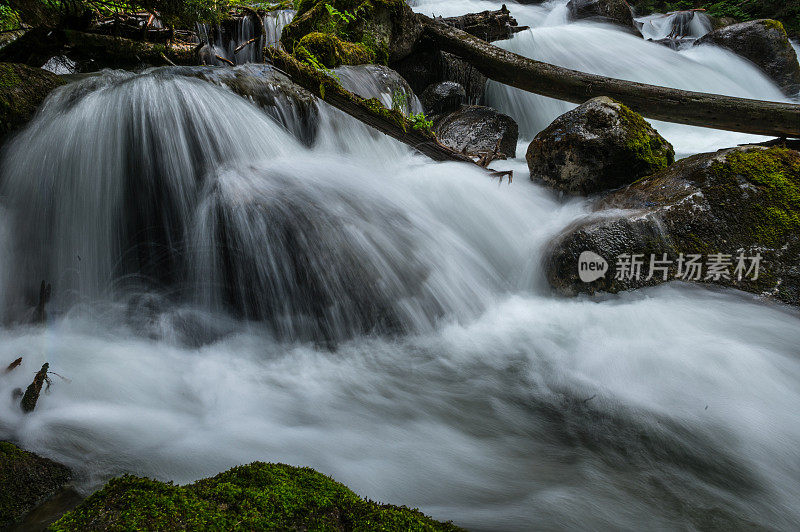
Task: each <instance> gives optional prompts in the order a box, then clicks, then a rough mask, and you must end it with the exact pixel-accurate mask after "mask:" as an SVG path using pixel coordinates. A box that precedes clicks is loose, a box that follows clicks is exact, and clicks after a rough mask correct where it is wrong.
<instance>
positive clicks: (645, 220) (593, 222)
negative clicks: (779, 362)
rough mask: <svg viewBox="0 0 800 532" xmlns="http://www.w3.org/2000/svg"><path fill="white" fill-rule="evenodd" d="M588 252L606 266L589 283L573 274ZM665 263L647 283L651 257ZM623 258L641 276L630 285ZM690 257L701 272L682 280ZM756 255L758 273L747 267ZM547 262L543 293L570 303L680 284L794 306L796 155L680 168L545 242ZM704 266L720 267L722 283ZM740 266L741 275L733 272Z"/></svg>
mask: <svg viewBox="0 0 800 532" xmlns="http://www.w3.org/2000/svg"><path fill="white" fill-rule="evenodd" d="M619 209H622V210H619ZM587 251H588V252H592V253H594V254H596V255H599V256H600V257H603V258H604V259H605V260H606V261H607V262H608V264H609V266H610V268H609V271H608V272H607V273H606V275H605V276H603V277H601V278H600V279H597V280H595V281H593V282H588V283H587V282H582V281H581V279H580V275H579V271H578V267H579V266H578V262H579V259H580V256H581V254H583V253H584V252H587ZM665 254H666V255H667V261H671V262H670V263H669V264H667V263H663V264H660V266H663V267H664V268H667V269H666V270H663V271H662V270H660V269H659V270H656V271H655V275H653V276H652V277H651V278H649V279H648V278H647V277H649V274H650V260H651V258H652V257H655V259H656V260H657V261H661V260H662V259H663V258H664V255H665ZM631 255H638V256H639V259H640V260H641V261H642V266H641V275H640V276H639V277H637V278H631V277H632V276H630V275H628V273H630V272H629V270H627V269H626V270H625V272H624V273H625V274H624V275H617V273H620V272H618V271H617V269H616V268H615V265H616V264H617V261H618V259H619V257H620V256H631ZM719 255H722V256H721V257H720V256H719ZM681 256H683V259H684V262H683V263H681V261H680V259H681ZM691 256H695V261H696V262H699V264H701V265H702V267H701V268H700V271H699V272H698V271H697V270H696V269H694V270H693V271H691V272H690V271H689V267H688V266H687V263H686V262H685V261H687V260H689V259H690V258H691ZM698 256H699V258H697V257H698ZM757 256H760V257H761V258H760V264H759V267H758V269H757V272H756V269H754V268H753V267H754V264H753V262H754V261H753V260H751V259H753V258H755V257H757ZM546 257H547V258H546V261H545V262H546V266H545V268H546V272H547V277H548V280H549V281H550V284H551V285H552V286H553V287H555V288H556V289H557V290H558V291H559V292H561V293H564V294H568V295H574V294H577V293H589V294H592V293H595V292H612V293H616V292H620V291H624V290H629V289H634V288H641V287H643V286H652V285H656V284H661V283H664V282H666V281H669V280H674V279H676V278H679V279H681V280H684V281H689V282H698V283H710V284H715V285H720V286H726V287H732V288H738V289H740V290H744V291H747V292H751V293H754V294H758V295H761V296H765V297H770V298H776V299H778V300H780V301H783V302H785V303H789V304H792V305H799V304H800V266H799V265H800V152H797V151H795V150H791V149H787V148H782V147H771V148H766V147H761V146H744V147H739V148H733V149H726V150H721V151H719V152H716V153H706V154H700V155H696V156H693V157H689V158H687V159H683V160H681V161H678V162H677V163H675V164H674V165H672V166H671V167H669V168H668V169H666V170H664V171H662V172H659V173H658V174H656V175H654V176H651V177H647V178H645V179H642V180H640V181H638V182H636V183H634V184H632V185H630V186H629V187H626V188H624V189H621V190H619V191H617V192H615V193H613V194H611V195H609V196H607V197H605V198H603V199H602V200H601V201H600V202H599V203H598V205H597V212H596V213H595V214H593V215H590V216H588V217H587V218H585V219H583V220H580V221H579V222H577V223H576V224H575V225H574V226H573V227H570V228H569V229H567V230H566V231H565V232H564V233H563V234H562V235H560V236H559V237H557V238H556V239H555V240H554V241H553V242H552V243H551V246H550V249H549V251H548V253H547V255H546ZM741 259H745V260H741ZM625 260H626V262H629V263H630V262H631V260H629V259H625ZM710 263H720V264H723V263H724V266H725V267H724V268H719V269H721V270H724V271H723V272H722V273H723V275H716V273H714V272H713V271H712V268H711V267H709V264H710ZM681 264H682V265H681ZM740 267H745V268H746V271H738V272H737V268H740ZM698 273H699V275H698ZM756 273H757V275H756Z"/></svg>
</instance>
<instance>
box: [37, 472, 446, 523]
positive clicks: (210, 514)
mask: <svg viewBox="0 0 800 532" xmlns="http://www.w3.org/2000/svg"><path fill="white" fill-rule="evenodd" d="M50 530H55V531H78V530H80V531H86V530H332V531H350V530H353V531H356V530H358V531H361V530H363V531H374V530H385V531H394V530H404V531H405V530H409V531H410V530H419V531H456V530H461V529H459V528H458V527H457V526H455V525H453V524H452V523H442V522H439V521H435V520H433V519H431V518H429V517H427V516H425V515H424V514H422V513H421V512H419V511H417V510H413V509H410V508H406V507H404V506H392V505H388V504H378V503H375V502H372V501H370V500H365V499H362V498H361V497H359V496H358V495H356V494H355V493H353V492H352V491H351V490H350V489H348V488H347V487H346V486H344V485H343V484H340V483H338V482H336V481H334V480H333V479H331V478H330V477H327V476H325V475H323V474H321V473H318V472H316V471H315V470H313V469H310V468H301V467H292V466H288V465H284V464H267V463H263V462H255V463H253V464H250V465H246V466H240V467H235V468H233V469H230V470H229V471H226V472H224V473H220V474H219V475H217V476H215V477H213V478H207V479H203V480H200V481H198V482H195V483H194V484H190V485H187V486H176V485H174V484H171V483H163V482H158V481H155V480H151V479H147V478H140V477H135V476H130V475H126V476H124V477H120V478H116V479H114V480H112V481H110V482H109V483H108V484H107V485H106V486H105V487H104V488H103V489H102V490H100V491H98V492H96V493H95V494H93V495H92V496H90V497H89V498H88V499H86V500H85V501H84V502H83V503H82V504H81V505H80V506H79V507H78V508H76V509H75V510H73V511H72V512H69V513H67V514H66V515H64V516H63V517H62V518H61V519H60V520H58V521H57V522H56V523H54V524H53V525H52V526H51V527H50Z"/></svg>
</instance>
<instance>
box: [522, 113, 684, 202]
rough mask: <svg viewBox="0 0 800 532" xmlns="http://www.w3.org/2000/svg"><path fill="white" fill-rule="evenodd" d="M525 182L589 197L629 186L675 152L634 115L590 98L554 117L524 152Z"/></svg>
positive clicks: (664, 163) (667, 162) (669, 160)
mask: <svg viewBox="0 0 800 532" xmlns="http://www.w3.org/2000/svg"><path fill="white" fill-rule="evenodd" d="M527 160H528V168H529V169H530V172H531V179H533V180H543V181H544V182H545V183H547V184H548V185H550V186H552V187H553V188H555V189H557V190H561V191H564V192H567V193H570V194H582V195H589V194H593V193H597V192H603V191H606V190H611V189H614V188H618V187H621V186H624V185H628V184H630V183H633V182H634V181H636V180H637V179H639V178H641V177H643V176H646V175H651V174H654V173H656V172H658V171H659V170H662V169H664V168H666V167H667V166H669V165H670V164H672V163H673V162H674V160H675V151H674V150H673V149H672V146H671V145H670V143H669V142H667V141H666V140H664V138H663V137H662V136H661V135H659V134H658V132H657V131H656V130H655V129H653V128H652V127H651V126H650V124H649V123H647V122H646V121H645V120H644V119H643V118H642V117H641V116H640V115H639V114H637V113H635V112H633V111H632V110H630V109H629V108H628V107H626V106H625V105H623V104H621V103H619V102H616V101H614V100H612V99H611V98H606V97H599V98H593V99H592V100H589V101H588V102H586V103H584V104H583V105H581V106H579V107H578V108H577V109H574V110H572V111H569V112H568V113H565V114H563V115H561V116H560V117H558V118H556V119H555V120H554V121H553V123H552V124H550V126H548V127H547V128H546V129H545V130H544V131H542V132H540V133H539V134H538V135H536V138H535V139H534V140H533V142H531V144H530V146H529V147H528V153H527Z"/></svg>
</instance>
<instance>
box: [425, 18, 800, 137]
mask: <svg viewBox="0 0 800 532" xmlns="http://www.w3.org/2000/svg"><path fill="white" fill-rule="evenodd" d="M418 17H419V18H420V20H421V21H422V23H423V25H424V28H425V34H426V35H427V36H428V37H429V38H431V39H432V40H433V41H434V43H435V44H436V45H437V46H438V47H439V48H440V49H442V50H443V51H446V52H450V53H453V54H455V55H457V56H459V57H461V58H462V59H464V60H465V61H468V62H469V63H471V64H472V65H474V66H475V67H476V68H477V69H478V70H480V71H481V72H482V73H483V74H484V75H485V76H486V77H488V78H491V79H493V80H495V81H499V82H500V83H504V84H506V85H511V86H512V87H516V88H518V89H522V90H524V91H528V92H532V93H535V94H541V95H542V96H549V97H550V98H556V99H559V100H565V101H568V102H572V103H578V104H580V103H584V102H585V101H586V100H589V99H591V98H594V97H596V96H609V97H611V98H614V99H616V100H619V101H620V102H622V103H624V104H625V105H627V106H629V107H631V108H632V109H633V110H635V111H637V112H638V113H640V114H642V115H644V116H646V117H648V118H652V119H654V120H663V121H665V122H674V123H677V124H686V125H690V126H701V127H709V128H714V129H723V130H727V131H738V132H741V133H751V134H755V135H766V136H773V137H792V138H798V137H800V105H795V104H789V103H776V102H766V101H761V100H749V99H745V98H734V97H731V96H721V95H718V94H705V93H702V92H691V91H684V90H679V89H671V88H667V87H659V86H655V85H646V84H644V83H635V82H631V81H623V80H619V79H614V78H608V77H604V76H598V75H595V74H587V73H585V72H578V71H576V70H570V69H567V68H562V67H558V66H555V65H551V64H548V63H543V62H541V61H535V60H533V59H528V58H526V57H523V56H521V55H518V54H515V53H513V52H509V51H506V50H502V49H500V48H498V47H496V46H493V45H491V44H489V43H487V42H486V41H483V40H481V39H479V38H477V37H474V36H472V35H470V34H468V33H466V32H464V31H461V30H459V29H457V28H454V27H451V26H448V25H446V24H443V23H441V22H438V21H436V20H433V19H430V18H428V17H426V16H424V15H418Z"/></svg>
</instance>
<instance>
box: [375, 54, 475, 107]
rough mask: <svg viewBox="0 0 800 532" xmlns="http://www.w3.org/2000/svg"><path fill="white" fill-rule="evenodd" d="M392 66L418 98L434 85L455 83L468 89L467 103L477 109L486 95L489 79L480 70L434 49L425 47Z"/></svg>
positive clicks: (451, 55)
mask: <svg viewBox="0 0 800 532" xmlns="http://www.w3.org/2000/svg"><path fill="white" fill-rule="evenodd" d="M391 66H392V68H394V69H395V70H396V71H397V72H399V73H400V75H401V76H403V77H404V78H405V79H406V81H408V84H409V85H411V88H412V89H414V92H415V93H416V94H422V93H423V92H424V91H425V89H426V88H428V86H430V85H431V84H434V83H440V82H442V81H454V82H456V83H459V84H460V85H462V86H463V87H464V90H465V91H466V93H467V103H469V104H472V105H477V104H479V103H481V101H482V100H483V96H484V94H485V92H486V81H487V79H486V76H484V75H483V74H482V73H481V72H480V71H479V70H478V69H477V68H475V67H474V66H472V65H471V64H470V63H467V62H466V61H464V60H462V59H460V58H458V57H456V56H455V55H453V54H450V53H447V52H442V51H439V50H436V49H434V48H432V47H428V46H424V47H422V46H421V47H420V50H419V51H417V52H414V53H413V54H412V55H410V56H408V57H407V58H405V59H404V60H402V61H399V62H396V63H392V65H391Z"/></svg>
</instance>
